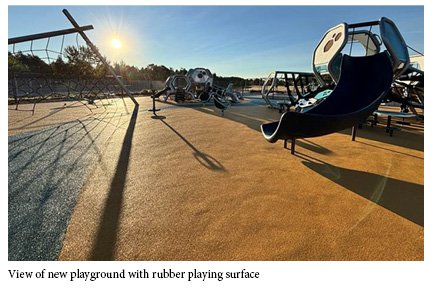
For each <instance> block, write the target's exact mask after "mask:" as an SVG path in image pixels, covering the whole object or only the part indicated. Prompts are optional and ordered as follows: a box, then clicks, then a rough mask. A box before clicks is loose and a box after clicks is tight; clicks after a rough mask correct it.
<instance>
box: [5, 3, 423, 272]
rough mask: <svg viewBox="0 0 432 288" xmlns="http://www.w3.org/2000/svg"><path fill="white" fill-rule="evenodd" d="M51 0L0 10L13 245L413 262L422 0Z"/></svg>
mask: <svg viewBox="0 0 432 288" xmlns="http://www.w3.org/2000/svg"><path fill="white" fill-rule="evenodd" d="M66 8H67V9H65V7H60V6H47V7H33V6H10V7H9V28H8V29H9V39H8V120H9V122H8V133H9V135H8V222H7V223H8V259H9V261H35V260H45V261H53V260H74V261H83V260H113V261H115V260H137V261H148V260H163V261H173V260H174V261H177V260H181V261H183V260H194V261H203V260H204V261H208V260H210V261H221V260H228V261H250V260H251V261H262V260H275V261H276V260H277V261H292V260H314V261H324V260H337V261H339V260H396V261H401V260H403V261H405V260H424V222H425V221H424V192H425V191H424V53H423V52H422V51H423V41H424V39H423V38H424V37H423V18H422V17H423V8H422V7H421V6H406V7H405V6H376V7H374V6H359V7H357V6H324V7H317V6H275V7H273V6H232V7H231V6H124V7H123V6H118V7H117V6H103V7H98V6H88V7H86V6H71V7H66ZM42 11H43V12H42ZM401 11H406V13H402V12H401ZM95 15H98V17H95ZM104 15H105V16H104ZM409 15H411V16H412V15H421V19H420V18H419V19H420V20H415V19H414V17H411V16H409ZM33 17H34V19H33V20H32V21H33V22H30V19H32V18H33ZM290 17H291V18H292V19H289V18H290ZM418 17H420V16H418ZM119 19H120V20H121V21H120V20H119ZM39 21H40V23H39ZM47 27H49V28H47ZM413 31H414V32H413ZM267 75H268V76H267ZM239 271H241V272H238V273H237V274H235V273H234V272H233V274H232V275H233V276H232V277H233V278H241V277H246V276H245V275H254V274H250V272H248V271H246V270H245V269H243V270H241V269H240V270H239ZM247 273H249V274H247ZM77 275H78V274H77ZM185 275H187V274H185ZM230 275H231V274H230ZM77 277H78V276H77ZM191 277H192V276H191Z"/></svg>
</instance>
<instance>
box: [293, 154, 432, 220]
mask: <svg viewBox="0 0 432 288" xmlns="http://www.w3.org/2000/svg"><path fill="white" fill-rule="evenodd" d="M297 154H300V153H297ZM297 156H298V157H300V158H302V159H303V160H305V161H303V162H302V163H303V164H304V165H305V166H306V167H308V168H309V169H311V170H312V171H314V172H316V173H318V174H320V175H322V176H324V177H326V178H327V179H329V180H331V181H333V182H335V183H336V184H339V185H341V186H343V187H345V188H346V189H348V190H350V191H352V192H354V193H356V194H357V195H360V196H362V197H364V198H366V199H368V200H369V201H372V202H374V203H376V204H378V205H380V206H382V207H384V208H386V209H388V210H390V211H392V212H393V213H396V214H398V215H399V216H402V217H404V218H405V219H408V220H409V221H412V222H414V223H416V224H418V225H420V226H424V186H423V185H419V184H415V183H410V182H406V181H402V180H398V179H394V178H390V177H387V176H385V175H378V174H374V173H369V172H364V171H357V170H352V169H347V168H342V167H337V166H334V165H332V164H329V163H326V162H324V161H321V160H317V159H315V158H313V159H314V160H315V161H312V160H311V157H308V158H307V157H303V156H301V155H297Z"/></svg>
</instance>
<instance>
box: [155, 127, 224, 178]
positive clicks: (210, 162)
mask: <svg viewBox="0 0 432 288" xmlns="http://www.w3.org/2000/svg"><path fill="white" fill-rule="evenodd" d="M159 120H160V121H161V122H162V123H163V124H165V126H167V127H168V128H169V129H171V131H173V132H174V133H175V134H176V135H177V136H178V137H180V139H181V140H183V141H184V142H185V143H186V145H188V146H189V147H190V148H191V149H192V151H193V156H194V157H195V159H197V161H198V162H199V163H200V164H201V165H203V166H204V167H206V168H207V169H210V170H213V171H220V172H223V171H225V168H224V166H223V165H222V163H220V162H219V161H218V160H216V159H215V158H214V157H212V156H210V155H208V154H205V153H203V152H201V151H199V150H198V149H197V148H196V147H195V146H193V145H192V143H190V142H189V141H188V140H187V139H186V138H185V137H184V136H183V135H181V134H180V133H179V132H177V130H175V129H174V128H173V127H171V125H169V124H168V123H167V122H166V121H164V120H163V119H162V118H159Z"/></svg>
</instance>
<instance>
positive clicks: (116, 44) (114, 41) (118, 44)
mask: <svg viewBox="0 0 432 288" xmlns="http://www.w3.org/2000/svg"><path fill="white" fill-rule="evenodd" d="M111 46H112V47H113V48H115V49H120V48H121V47H122V46H123V44H122V42H121V41H120V40H119V39H117V38H113V39H112V40H111Z"/></svg>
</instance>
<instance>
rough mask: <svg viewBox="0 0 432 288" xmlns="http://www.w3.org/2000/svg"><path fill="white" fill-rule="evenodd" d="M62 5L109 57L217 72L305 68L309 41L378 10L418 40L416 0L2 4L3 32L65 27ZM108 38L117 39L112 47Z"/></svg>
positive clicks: (419, 43) (411, 40)
mask: <svg viewBox="0 0 432 288" xmlns="http://www.w3.org/2000/svg"><path fill="white" fill-rule="evenodd" d="M63 8H67V9H68V10H69V12H70V13H71V14H72V15H73V16H74V18H75V19H76V20H77V22H78V23H79V24H80V25H87V24H93V26H94V27H95V29H94V30H92V31H89V32H88V33H87V34H88V35H89V37H90V39H92V40H93V42H94V43H95V44H96V46H98V47H99V48H100V50H101V52H102V53H103V54H104V55H107V57H108V58H109V59H110V60H111V61H120V60H123V61H125V62H126V63H127V64H129V65H135V66H138V67H145V66H147V65H148V64H151V63H155V64H160V65H165V66H167V67H173V68H180V67H184V68H186V69H188V68H193V67H206V68H209V69H210V70H211V71H212V72H213V73H216V74H218V75H221V76H241V77H265V76H267V75H268V74H269V73H270V72H271V71H273V70H300V71H310V70H311V58H312V53H313V50H314V48H315V46H316V44H317V43H318V41H319V40H320V39H321V37H322V35H323V34H324V33H325V31H327V30H328V29H329V28H331V27H333V26H335V25H337V24H339V23H341V22H347V23H354V22H363V21H371V20H377V19H379V18H380V17H382V16H385V17H388V18H390V19H392V20H393V21H394V22H395V23H396V25H397V26H398V28H399V30H400V31H401V33H402V35H403V36H404V38H405V41H406V42H407V44H408V45H410V46H412V47H413V48H415V49H417V50H420V51H421V52H423V46H424V14H423V7H422V6H9V17H8V24H9V26H8V34H9V35H8V36H9V37H16V36H22V35H28V34H33V33H40V32H46V31H52V30H59V29H65V28H70V27H71V25H70V23H69V22H68V20H67V19H66V18H65V16H64V15H63V13H62V12H61V10H62V9H63ZM112 38H119V39H120V40H121V41H122V43H123V47H122V48H121V49H114V48H113V47H112V46H111V39H112ZM39 45H44V44H43V43H40V44H39ZM51 45H54V44H51Z"/></svg>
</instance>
